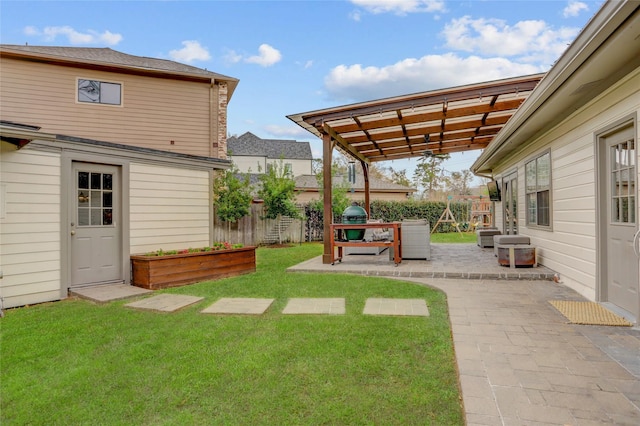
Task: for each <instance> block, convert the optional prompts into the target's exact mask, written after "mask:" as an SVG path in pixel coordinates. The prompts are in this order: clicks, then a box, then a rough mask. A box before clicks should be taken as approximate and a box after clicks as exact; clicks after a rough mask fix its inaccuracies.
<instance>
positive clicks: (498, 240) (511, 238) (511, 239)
mask: <svg viewBox="0 0 640 426" xmlns="http://www.w3.org/2000/svg"><path fill="white" fill-rule="evenodd" d="M498 244H501V245H508V244H531V240H530V239H529V237H525V236H524V235H494V236H493V254H494V255H495V256H498Z"/></svg>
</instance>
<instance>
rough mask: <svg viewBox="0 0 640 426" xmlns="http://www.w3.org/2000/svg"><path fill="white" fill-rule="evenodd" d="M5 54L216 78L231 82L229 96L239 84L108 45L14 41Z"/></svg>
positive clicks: (3, 47)
mask: <svg viewBox="0 0 640 426" xmlns="http://www.w3.org/2000/svg"><path fill="white" fill-rule="evenodd" d="M0 54H1V55H2V56H14V57H22V58H31V59H36V60H39V61H42V62H49V63H58V64H62V63H64V64H67V65H69V64H75V65H80V64H84V65H86V66H91V67H98V68H99V67H109V68H113V67H116V68H120V69H123V70H125V69H126V70H129V71H133V70H137V71H144V72H147V73H148V72H155V73H162V74H171V75H174V76H180V77H183V78H186V77H192V78H194V77H197V78H198V79H202V78H205V79H214V80H221V81H226V82H227V87H228V90H229V93H228V98H229V99H231V96H232V94H233V92H234V90H235V88H236V86H237V85H238V82H239V80H238V79H237V78H233V77H229V76H226V75H222V74H218V73H215V72H211V71H208V70H206V69H202V68H197V67H193V66H191V65H186V64H182V63H180V62H175V61H170V60H167V59H156V58H148V57H145V56H135V55H129V54H127V53H122V52H118V51H117V50H113V49H110V48H108V47H62V46H27V45H25V46H22V45H13V44H0Z"/></svg>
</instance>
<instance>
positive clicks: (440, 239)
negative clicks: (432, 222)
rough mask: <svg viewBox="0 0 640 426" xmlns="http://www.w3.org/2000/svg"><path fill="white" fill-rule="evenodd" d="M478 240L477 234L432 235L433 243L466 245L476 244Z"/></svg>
mask: <svg viewBox="0 0 640 426" xmlns="http://www.w3.org/2000/svg"><path fill="white" fill-rule="evenodd" d="M476 240H477V237H476V233H475V232H447V233H438V232H435V233H433V234H431V242H432V243H464V244H471V243H473V244H475V243H476Z"/></svg>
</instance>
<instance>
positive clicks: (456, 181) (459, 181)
mask: <svg viewBox="0 0 640 426" xmlns="http://www.w3.org/2000/svg"><path fill="white" fill-rule="evenodd" d="M472 180H473V174H472V173H471V170H463V171H461V172H451V173H449V176H448V177H447V178H446V188H447V192H449V193H451V194H455V195H471V186H470V185H471V181H472Z"/></svg>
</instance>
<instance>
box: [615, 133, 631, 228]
mask: <svg viewBox="0 0 640 426" xmlns="http://www.w3.org/2000/svg"><path fill="white" fill-rule="evenodd" d="M634 147H635V144H634V142H633V140H628V141H625V142H621V143H618V144H615V145H612V146H611V147H610V148H609V157H610V158H609V167H610V175H609V179H610V190H611V199H610V204H611V222H612V223H635V222H636V212H635V209H636V175H635V173H636V170H635V159H634V157H635V149H634Z"/></svg>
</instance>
